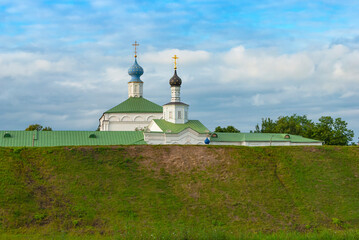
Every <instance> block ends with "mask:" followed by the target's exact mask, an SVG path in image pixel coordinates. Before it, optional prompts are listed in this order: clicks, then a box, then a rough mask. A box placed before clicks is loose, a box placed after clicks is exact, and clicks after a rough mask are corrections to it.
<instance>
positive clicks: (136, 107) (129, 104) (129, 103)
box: [105, 97, 163, 113]
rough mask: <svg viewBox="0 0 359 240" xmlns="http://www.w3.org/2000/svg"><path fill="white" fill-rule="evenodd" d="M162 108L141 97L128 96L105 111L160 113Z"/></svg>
mask: <svg viewBox="0 0 359 240" xmlns="http://www.w3.org/2000/svg"><path fill="white" fill-rule="evenodd" d="M162 112H163V108H162V106H160V105H157V104H156V103H153V102H151V101H149V100H147V99H145V98H142V97H139V98H138V97H130V98H128V99H127V100H126V101H123V102H122V103H120V104H118V105H117V106H116V107H113V108H111V109H110V110H108V111H106V112H105V113H162Z"/></svg>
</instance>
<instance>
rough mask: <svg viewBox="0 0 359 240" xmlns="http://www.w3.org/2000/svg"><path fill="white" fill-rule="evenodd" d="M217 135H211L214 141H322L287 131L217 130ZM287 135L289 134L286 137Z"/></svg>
mask: <svg viewBox="0 0 359 240" xmlns="http://www.w3.org/2000/svg"><path fill="white" fill-rule="evenodd" d="M215 134H217V137H216V138H215V137H211V141H212V142H244V141H245V142H271V141H272V142H296V143H304V142H321V141H318V140H314V139H310V138H305V137H302V136H298V135H292V134H285V133H225V132H215ZM212 135H213V134H212ZM285 136H289V138H286V137H285Z"/></svg>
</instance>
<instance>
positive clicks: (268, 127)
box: [254, 118, 276, 133]
mask: <svg viewBox="0 0 359 240" xmlns="http://www.w3.org/2000/svg"><path fill="white" fill-rule="evenodd" d="M275 126H276V123H275V122H273V120H272V119H270V118H262V126H261V128H259V125H258V124H257V125H256V130H254V132H255V133H275V132H276V130H275Z"/></svg>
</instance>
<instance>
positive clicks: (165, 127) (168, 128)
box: [153, 119, 209, 133]
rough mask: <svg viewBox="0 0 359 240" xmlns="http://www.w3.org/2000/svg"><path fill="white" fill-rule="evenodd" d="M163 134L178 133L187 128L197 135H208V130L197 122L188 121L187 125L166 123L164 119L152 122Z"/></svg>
mask: <svg viewBox="0 0 359 240" xmlns="http://www.w3.org/2000/svg"><path fill="white" fill-rule="evenodd" d="M153 121H154V122H155V123H156V124H157V125H158V126H159V127H160V128H161V129H162V131H163V132H165V133H180V132H182V131H183V130H185V129H187V128H191V129H192V130H194V131H196V132H198V133H208V132H209V130H208V129H207V128H206V127H205V126H204V125H203V124H202V123H201V122H200V121H198V120H188V122H187V123H184V124H178V123H177V124H175V123H171V122H167V121H166V120H164V119H154V120H153Z"/></svg>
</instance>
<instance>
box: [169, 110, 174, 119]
mask: <svg viewBox="0 0 359 240" xmlns="http://www.w3.org/2000/svg"><path fill="white" fill-rule="evenodd" d="M172 118H173V116H172V112H171V111H170V112H169V119H172Z"/></svg>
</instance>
